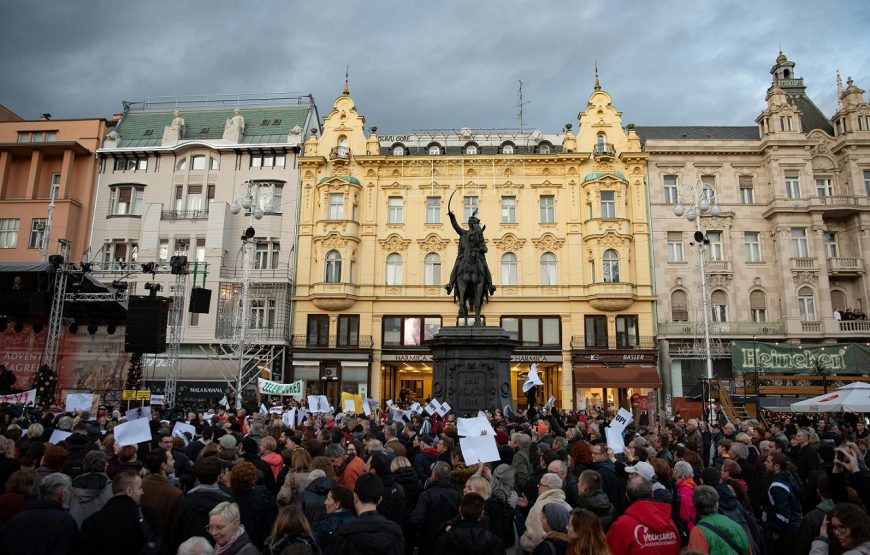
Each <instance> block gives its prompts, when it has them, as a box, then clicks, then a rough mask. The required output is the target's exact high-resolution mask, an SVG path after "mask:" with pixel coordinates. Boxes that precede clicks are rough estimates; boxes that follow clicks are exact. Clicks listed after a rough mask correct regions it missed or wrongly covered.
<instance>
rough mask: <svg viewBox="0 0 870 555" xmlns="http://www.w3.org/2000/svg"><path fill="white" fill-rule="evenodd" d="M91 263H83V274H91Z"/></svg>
mask: <svg viewBox="0 0 870 555" xmlns="http://www.w3.org/2000/svg"><path fill="white" fill-rule="evenodd" d="M91 269H92V268H91V263H90V262H82V273H85V274H87V273H89V272H90V271H91Z"/></svg>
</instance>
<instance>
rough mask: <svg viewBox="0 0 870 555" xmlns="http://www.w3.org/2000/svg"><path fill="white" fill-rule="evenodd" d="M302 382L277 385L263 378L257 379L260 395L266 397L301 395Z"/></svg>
mask: <svg viewBox="0 0 870 555" xmlns="http://www.w3.org/2000/svg"><path fill="white" fill-rule="evenodd" d="M302 385H303V384H302V380H296V381H295V382H292V383H278V382H273V381H270V380H264V379H263V378H257V386H258V387H259V388H260V393H265V394H268V395H302Z"/></svg>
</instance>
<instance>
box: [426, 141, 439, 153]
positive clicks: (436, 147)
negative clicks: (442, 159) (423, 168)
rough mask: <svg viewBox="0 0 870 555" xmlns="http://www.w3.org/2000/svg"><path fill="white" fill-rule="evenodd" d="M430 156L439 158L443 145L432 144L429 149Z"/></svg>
mask: <svg viewBox="0 0 870 555" xmlns="http://www.w3.org/2000/svg"><path fill="white" fill-rule="evenodd" d="M428 152H429V156H438V155H440V154H441V145H439V144H438V143H432V144H431V145H429V148H428Z"/></svg>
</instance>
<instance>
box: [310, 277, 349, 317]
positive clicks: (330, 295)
mask: <svg viewBox="0 0 870 555" xmlns="http://www.w3.org/2000/svg"><path fill="white" fill-rule="evenodd" d="M358 289H359V286H358V285H355V284H353V283H325V282H321V283H313V284H311V287H310V288H309V290H308V296H309V298H311V302H312V303H314V306H316V307H317V308H319V309H320V310H346V309H348V308H350V307H351V306H353V303H355V302H356V295H357V290H358Z"/></svg>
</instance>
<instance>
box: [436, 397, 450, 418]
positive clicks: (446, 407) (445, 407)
mask: <svg viewBox="0 0 870 555" xmlns="http://www.w3.org/2000/svg"><path fill="white" fill-rule="evenodd" d="M437 412H438V415H439V416H441V418H444V416H445V415H446V414H447V413H448V412H450V405H448V404H447V401H444V402H443V403H441V406H439V407H438V409H437Z"/></svg>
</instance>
